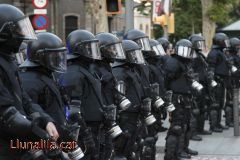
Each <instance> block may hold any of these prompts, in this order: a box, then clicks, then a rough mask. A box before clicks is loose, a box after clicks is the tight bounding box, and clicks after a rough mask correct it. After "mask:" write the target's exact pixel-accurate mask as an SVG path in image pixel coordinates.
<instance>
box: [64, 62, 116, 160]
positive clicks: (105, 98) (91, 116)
mask: <svg viewBox="0 0 240 160" xmlns="http://www.w3.org/2000/svg"><path fill="white" fill-rule="evenodd" d="M64 77H65V82H66V89H67V90H68V92H70V95H71V99H77V100H81V112H82V115H83V119H84V120H85V122H86V124H87V126H88V127H90V128H91V131H92V134H93V138H94V141H95V147H96V150H95V151H93V153H89V154H90V155H91V156H89V158H90V159H106V157H108V156H110V155H111V149H112V140H111V139H110V138H109V135H107V134H106V131H107V130H106V128H104V126H103V125H104V115H103V112H102V109H103V105H111V104H113V103H114V93H113V92H114V77H113V75H112V73H111V68H109V66H107V65H106V64H104V63H102V62H100V61H99V62H94V63H92V61H88V60H87V59H84V60H81V58H79V59H73V60H69V62H68V71H67V73H66V74H65V76H64ZM89 134H90V133H89ZM85 136H87V135H85ZM80 137H81V138H80V139H82V140H83V141H84V139H85V137H84V135H83V136H81V135H80ZM100 145H101V146H100ZM109 148H110V149H109ZM107 151H108V152H110V153H107ZM99 156H101V157H99ZM104 156H106V157H104ZM85 158H86V159H87V156H86V157H85Z"/></svg>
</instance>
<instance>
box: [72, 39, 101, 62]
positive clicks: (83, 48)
mask: <svg viewBox="0 0 240 160" xmlns="http://www.w3.org/2000/svg"><path fill="white" fill-rule="evenodd" d="M76 48H77V52H78V53H81V54H82V55H84V56H86V57H88V58H91V59H96V60H101V59H102V57H101V53H100V51H99V46H98V41H97V40H96V41H88V42H82V43H80V44H77V45H76Z"/></svg>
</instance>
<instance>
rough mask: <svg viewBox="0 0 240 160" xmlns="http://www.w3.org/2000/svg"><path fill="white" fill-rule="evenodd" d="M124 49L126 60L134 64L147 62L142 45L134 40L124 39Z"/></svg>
mask: <svg viewBox="0 0 240 160" xmlns="http://www.w3.org/2000/svg"><path fill="white" fill-rule="evenodd" d="M122 46H123V50H124V52H125V54H126V61H127V62H129V63H132V64H145V60H144V58H143V54H142V51H141V47H140V46H139V45H138V44H137V43H136V42H134V41H131V40H123V42H122Z"/></svg>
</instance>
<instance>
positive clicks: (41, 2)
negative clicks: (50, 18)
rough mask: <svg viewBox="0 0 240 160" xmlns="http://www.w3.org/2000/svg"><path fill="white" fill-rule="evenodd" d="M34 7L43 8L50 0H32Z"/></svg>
mask: <svg viewBox="0 0 240 160" xmlns="http://www.w3.org/2000/svg"><path fill="white" fill-rule="evenodd" d="M32 4H33V6H34V8H37V9H43V8H46V7H47V5H48V0H32Z"/></svg>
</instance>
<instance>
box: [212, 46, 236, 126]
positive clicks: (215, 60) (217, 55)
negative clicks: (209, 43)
mask: <svg viewBox="0 0 240 160" xmlns="http://www.w3.org/2000/svg"><path fill="white" fill-rule="evenodd" d="M207 61H208V63H209V67H210V69H211V70H212V71H213V72H214V77H215V80H216V82H217V83H218V85H217V86H216V88H215V90H214V95H215V99H216V105H214V107H215V108H216V110H217V112H216V113H211V114H212V115H210V116H211V117H212V118H211V121H210V122H211V123H210V129H211V130H216V128H220V131H221V129H222V128H223V126H222V125H221V124H220V123H221V117H222V109H224V107H225V102H226V93H227V88H226V87H227V83H228V82H229V78H230V75H231V72H230V66H229V61H228V56H227V55H226V54H225V53H224V52H223V51H222V49H220V48H213V49H212V50H211V51H210V53H209V54H208V57H207Z"/></svg>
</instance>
